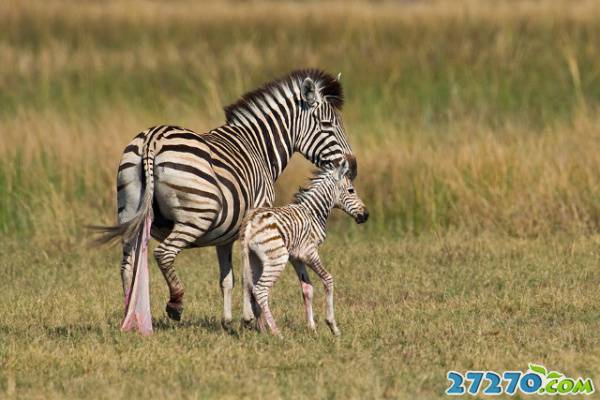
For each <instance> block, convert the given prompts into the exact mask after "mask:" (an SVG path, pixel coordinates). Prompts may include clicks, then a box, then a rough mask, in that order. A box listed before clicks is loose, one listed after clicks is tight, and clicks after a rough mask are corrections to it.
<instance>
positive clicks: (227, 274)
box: [217, 242, 234, 329]
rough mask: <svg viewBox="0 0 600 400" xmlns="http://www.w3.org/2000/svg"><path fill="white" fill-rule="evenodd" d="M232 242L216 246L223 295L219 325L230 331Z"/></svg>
mask: <svg viewBox="0 0 600 400" xmlns="http://www.w3.org/2000/svg"><path fill="white" fill-rule="evenodd" d="M232 248H233V242H231V243H228V244H224V245H221V246H217V257H218V259H219V271H220V273H219V275H220V276H219V283H220V285H221V294H222V295H223V318H222V319H221V325H222V326H223V328H224V329H231V321H232V319H233V317H232V313H231V294H232V292H233V284H234V282H233V266H232V262H231V253H232Z"/></svg>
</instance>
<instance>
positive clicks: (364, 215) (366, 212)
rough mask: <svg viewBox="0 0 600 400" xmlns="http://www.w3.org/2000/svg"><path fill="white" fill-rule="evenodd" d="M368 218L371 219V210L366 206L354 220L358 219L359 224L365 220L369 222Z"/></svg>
mask: <svg viewBox="0 0 600 400" xmlns="http://www.w3.org/2000/svg"><path fill="white" fill-rule="evenodd" d="M368 219H369V210H367V209H366V208H365V210H364V211H363V212H362V213H361V214H358V215H357V216H356V218H354V220H355V221H356V223H357V224H362V223H364V222H367V220H368Z"/></svg>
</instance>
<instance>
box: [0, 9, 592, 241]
mask: <svg viewBox="0 0 600 400" xmlns="http://www.w3.org/2000/svg"><path fill="white" fill-rule="evenodd" d="M599 21H600V7H599V6H598V5H597V3H595V2H591V1H580V2H576V3H572V2H561V1H557V2H553V1H545V2H518V3H515V2H508V1H507V2H493V3H492V2H473V1H461V2H448V1H436V2H417V3H409V4H404V3H400V4H396V3H361V2H356V3H328V4H321V3H312V2H308V3H276V4H273V3H260V2H259V3H255V2H250V3H238V2H235V3H229V2H219V3H215V4H210V5H207V4H197V3H194V2H186V1H182V2H169V3H164V4H163V3H158V2H101V3H96V2H86V3H82V4H77V5H73V4H72V3H69V2H62V1H50V2H48V1H45V2H37V1H30V2H16V1H8V2H3V3H2V4H1V5H0V25H1V26H3V29H2V31H0V59H2V60H3V62H2V63H1V64H0V138H1V140H0V158H1V161H0V232H1V233H2V234H3V235H7V236H11V237H13V236H14V237H29V238H38V239H44V240H48V239H49V238H50V239H52V240H54V241H57V242H61V243H62V242H64V241H76V240H77V239H75V238H77V237H79V236H80V235H79V233H80V228H79V227H80V226H81V225H82V224H83V223H86V222H87V223H89V222H111V221H112V218H113V213H114V212H113V211H112V210H113V209H114V176H115V171H116V165H117V163H118V160H119V154H120V151H121V150H122V148H123V146H124V145H125V144H126V143H127V142H128V140H129V139H130V138H131V137H132V136H133V135H135V134H136V133H137V132H138V131H140V130H142V129H144V128H146V127H148V126H151V125H153V124H158V123H177V124H179V125H183V126H186V127H189V128H192V129H195V130H197V131H204V130H207V129H209V128H210V127H213V126H216V125H218V124H220V123H222V121H223V116H222V111H221V108H222V106H224V105H226V104H227V103H229V102H232V101H234V100H235V99H236V98H237V97H238V96H239V95H241V94H242V93H243V92H244V91H247V90H250V89H252V88H254V87H255V86H256V85H258V84H260V83H262V82H264V81H267V80H270V79H272V78H274V77H276V76H279V75H281V74H284V73H286V72H287V71H289V70H291V69H295V68H298V67H304V66H317V67H321V68H324V69H326V70H329V71H331V72H338V71H341V72H342V73H343V78H342V79H343V83H344V87H345V90H346V94H347V105H346V107H345V110H344V119H345V123H346V126H347V129H348V133H349V135H350V138H351V142H352V144H353V146H354V148H355V151H356V153H357V155H358V157H359V177H358V181H357V185H358V187H359V189H360V190H361V194H362V195H363V197H365V200H366V202H367V203H368V204H369V205H370V208H371V209H372V210H373V214H374V219H373V221H370V223H369V224H367V225H368V226H367V229H368V230H370V232H372V233H376V232H381V233H385V232H388V233H396V234H400V233H405V232H409V233H415V234H418V233H421V232H423V231H428V230H444V229H468V230H471V231H473V232H481V231H494V232H501V233H507V234H511V235H515V236H528V235H533V236H536V235H543V234H545V233H550V232H554V231H560V230H568V231H576V232H589V231H592V230H596V229H598V228H599V227H600V208H599V206H598V205H597V204H598V201H597V199H598V198H600V196H599V194H600V178H599V177H598V176H599V174H598V173H597V171H599V170H600V169H599V168H598V167H600V155H599V154H600V152H599V151H598V150H599V146H598V144H599V143H600V142H599V141H598V139H599V138H600V132H599V129H598V128H597V126H598V118H597V117H596V116H595V113H596V111H597V109H598V104H599V103H600V72H599V70H598V68H597V60H598V59H600V24H599V23H598V22H599ZM308 171H309V167H308V165H307V163H305V162H302V161H299V160H298V161H296V162H295V163H294V165H292V166H290V167H289V170H288V171H287V172H286V174H285V175H284V176H283V177H282V179H281V182H280V184H279V187H278V190H279V193H278V198H279V201H280V202H285V201H287V200H289V196H290V195H291V193H292V192H293V190H294V189H295V187H296V186H297V185H298V184H300V183H302V181H303V179H304V178H305V177H306V176H307V174H308ZM346 222H347V221H346ZM346 222H344V224H343V225H340V221H338V220H334V221H333V229H337V228H338V226H339V227H340V229H341V228H342V227H343V228H344V230H346V228H347V227H348V225H349V224H347V223H346ZM349 232H350V233H352V232H353V231H352V228H351V229H350V231H349Z"/></svg>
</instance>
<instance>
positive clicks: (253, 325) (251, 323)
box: [242, 319, 256, 329]
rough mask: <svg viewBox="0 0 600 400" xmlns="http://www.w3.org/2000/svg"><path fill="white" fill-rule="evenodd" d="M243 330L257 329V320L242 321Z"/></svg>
mask: <svg viewBox="0 0 600 400" xmlns="http://www.w3.org/2000/svg"><path fill="white" fill-rule="evenodd" d="M242 328H245V329H256V320H255V319H242Z"/></svg>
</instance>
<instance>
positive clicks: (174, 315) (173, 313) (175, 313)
mask: <svg viewBox="0 0 600 400" xmlns="http://www.w3.org/2000/svg"><path fill="white" fill-rule="evenodd" d="M166 311H167V315H168V316H169V318H171V319H172V320H173V321H181V313H183V306H173V305H171V304H170V303H167V308H166Z"/></svg>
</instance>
